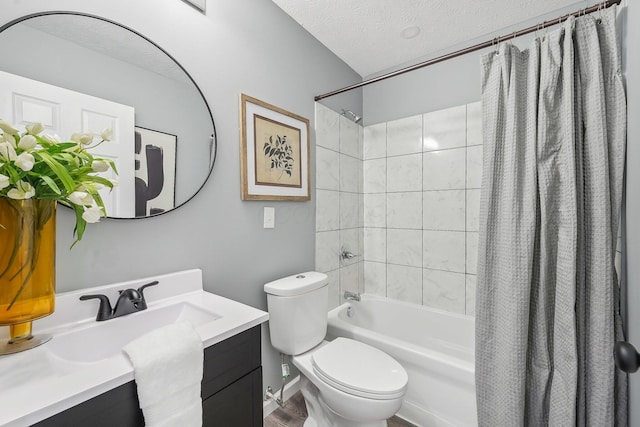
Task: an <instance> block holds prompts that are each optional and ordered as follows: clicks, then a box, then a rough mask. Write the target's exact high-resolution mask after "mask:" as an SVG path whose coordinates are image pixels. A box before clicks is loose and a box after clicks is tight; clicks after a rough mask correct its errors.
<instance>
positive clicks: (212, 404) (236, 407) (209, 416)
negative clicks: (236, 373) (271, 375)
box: [202, 368, 262, 427]
mask: <svg viewBox="0 0 640 427" xmlns="http://www.w3.org/2000/svg"><path fill="white" fill-rule="evenodd" d="M202 412H203V426H204V427H209V426H229V427H236V426H237V427H259V426H262V368H258V369H256V370H254V371H253V372H251V373H250V374H247V375H245V376H244V377H242V378H240V379H239V380H238V381H236V382H234V383H233V384H231V385H229V386H227V387H226V388H224V389H223V390H221V391H219V392H218V393H216V394H214V395H213V396H211V397H210V398H208V399H206V400H205V401H204V402H202Z"/></svg>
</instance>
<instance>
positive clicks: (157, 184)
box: [134, 126, 178, 217]
mask: <svg viewBox="0 0 640 427" xmlns="http://www.w3.org/2000/svg"><path fill="white" fill-rule="evenodd" d="M134 130H135V174H134V175H135V216H136V217H145V216H149V215H158V214H161V213H163V212H166V211H169V210H171V209H173V208H174V207H175V197H176V149H177V144H178V137H177V136H176V135H173V134H170V133H166V132H161V131H157V130H153V129H148V128H144V127H141V126H135V129H134Z"/></svg>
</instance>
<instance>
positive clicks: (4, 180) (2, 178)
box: [0, 173, 9, 190]
mask: <svg viewBox="0 0 640 427" xmlns="http://www.w3.org/2000/svg"><path fill="white" fill-rule="evenodd" d="M8 186H9V177H8V176H6V175H2V174H1V173H0V190H2V189H3V188H7V187H8Z"/></svg>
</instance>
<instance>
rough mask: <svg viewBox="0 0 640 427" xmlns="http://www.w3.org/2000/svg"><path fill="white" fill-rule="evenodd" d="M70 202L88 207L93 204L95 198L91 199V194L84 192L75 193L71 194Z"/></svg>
mask: <svg viewBox="0 0 640 427" xmlns="http://www.w3.org/2000/svg"><path fill="white" fill-rule="evenodd" d="M69 200H70V201H71V202H72V203H75V204H76V205H82V206H88V205H91V204H93V197H91V194H89V193H86V192H84V191H74V192H73V193H71V194H69Z"/></svg>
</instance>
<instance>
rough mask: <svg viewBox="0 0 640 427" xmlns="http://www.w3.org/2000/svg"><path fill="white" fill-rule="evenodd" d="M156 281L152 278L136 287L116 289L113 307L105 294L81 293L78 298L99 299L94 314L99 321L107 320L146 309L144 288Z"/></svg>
mask: <svg viewBox="0 0 640 427" xmlns="http://www.w3.org/2000/svg"><path fill="white" fill-rule="evenodd" d="M158 283H159V282H158V281H157V280H154V281H153V282H150V283H147V284H145V285H142V286H140V287H139V288H138V289H125V290H121V291H118V293H119V294H120V296H119V297H118V301H117V302H116V306H115V307H114V308H113V309H111V303H110V302H109V298H108V297H107V296H106V295H102V294H96V295H82V296H81V297H80V300H81V301H85V300H88V299H99V300H100V307H99V308H98V315H97V316H96V320H97V321H98V322H101V321H103V320H109V319H113V318H115V317H120V316H124V315H125V314H131V313H135V312H136V311H142V310H146V309H147V302H146V301H145V299H144V289H145V288H148V287H149V286H155V285H157V284H158Z"/></svg>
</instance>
